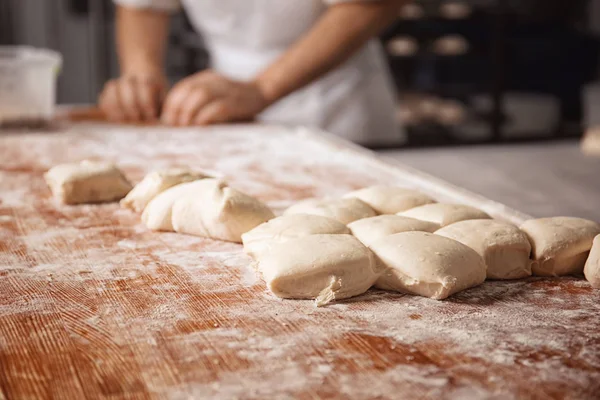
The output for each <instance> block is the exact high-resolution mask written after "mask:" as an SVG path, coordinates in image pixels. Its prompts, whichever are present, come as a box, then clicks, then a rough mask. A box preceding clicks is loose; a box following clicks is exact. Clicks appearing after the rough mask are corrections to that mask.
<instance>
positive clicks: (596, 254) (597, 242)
mask: <svg viewBox="0 0 600 400" xmlns="http://www.w3.org/2000/svg"><path fill="white" fill-rule="evenodd" d="M583 274H584V275H585V279H587V280H588V281H589V282H590V283H591V284H592V287H593V288H595V289H600V235H597V236H596V237H595V238H594V242H593V245H592V250H590V254H589V256H588V259H587V261H586V262H585V267H584V268H583Z"/></svg>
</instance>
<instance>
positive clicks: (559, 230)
mask: <svg viewBox="0 0 600 400" xmlns="http://www.w3.org/2000/svg"><path fill="white" fill-rule="evenodd" d="M521 230H523V232H525V233H526V234H527V237H528V238H529V241H530V242H531V247H532V250H533V252H532V254H533V259H534V261H537V262H536V263H534V264H533V266H532V270H533V274H534V275H538V276H562V275H572V274H581V273H582V272H583V266H584V265H585V260H586V259H587V256H588V252H589V251H590V249H591V248H592V241H593V239H594V236H596V235H598V234H600V225H598V224H597V223H595V222H593V221H588V220H585V219H582V218H574V217H554V218H540V219H530V220H529V221H525V222H524V223H523V225H521Z"/></svg>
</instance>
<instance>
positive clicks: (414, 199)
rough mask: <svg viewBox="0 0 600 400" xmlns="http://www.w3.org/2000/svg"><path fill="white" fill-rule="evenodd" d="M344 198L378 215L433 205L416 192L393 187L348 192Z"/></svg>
mask: <svg viewBox="0 0 600 400" xmlns="http://www.w3.org/2000/svg"><path fill="white" fill-rule="evenodd" d="M344 197H345V198H352V197H354V198H357V199H359V200H362V201H364V202H365V203H367V204H368V205H370V206H371V207H372V208H373V209H374V210H375V211H376V212H377V213H379V214H396V213H399V212H401V211H406V210H408V209H411V208H415V207H418V206H422V205H424V204H431V203H435V202H436V201H435V200H434V199H432V198H431V197H429V196H427V195H426V194H423V193H421V192H418V191H416V190H411V189H404V188H400V187H394V186H383V185H378V186H371V187H368V188H364V189H360V190H357V191H354V192H350V193H348V194H347V195H345V196H344Z"/></svg>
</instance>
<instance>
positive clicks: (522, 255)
mask: <svg viewBox="0 0 600 400" xmlns="http://www.w3.org/2000/svg"><path fill="white" fill-rule="evenodd" d="M435 234H436V235H440V236H445V237H447V238H450V239H454V240H457V241H459V242H461V243H462V244H464V245H467V246H469V247H470V248H472V249H473V250H475V251H476V252H477V253H478V254H479V255H480V256H481V257H483V259H484V261H485V264H486V266H487V278H488V279H519V278H525V277H528V276H530V275H531V259H530V258H529V256H530V254H531V244H529V239H527V235H525V234H524V233H523V232H522V231H521V230H520V229H519V228H517V227H516V226H514V225H511V224H508V223H506V222H500V221H494V220H492V219H472V220H468V221H460V222H457V223H455V224H452V225H448V226H446V227H444V228H442V229H440V230H438V231H437V232H435Z"/></svg>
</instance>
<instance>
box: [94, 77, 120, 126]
mask: <svg viewBox="0 0 600 400" xmlns="http://www.w3.org/2000/svg"><path fill="white" fill-rule="evenodd" d="M99 106H100V109H101V110H102V111H103V112H104V114H106V117H107V118H108V120H109V121H115V122H117V121H123V120H125V115H124V114H123V113H122V112H121V106H120V104H119V95H118V89H117V82H116V81H110V82H108V83H107V84H106V85H105V86H104V90H103V91H102V94H101V95H100V99H99Z"/></svg>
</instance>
